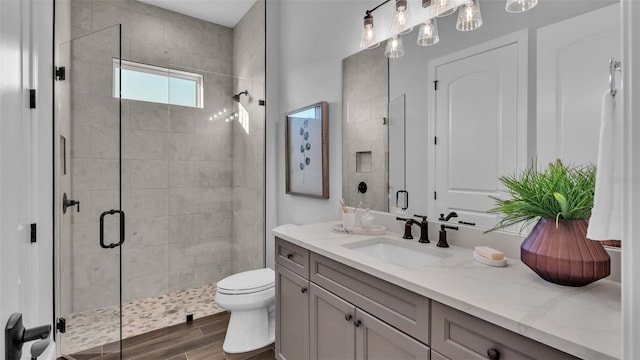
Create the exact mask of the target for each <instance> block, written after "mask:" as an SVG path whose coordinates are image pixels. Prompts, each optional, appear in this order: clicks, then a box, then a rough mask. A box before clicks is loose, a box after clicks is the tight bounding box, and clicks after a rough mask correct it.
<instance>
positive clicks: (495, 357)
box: [487, 348, 500, 360]
mask: <svg viewBox="0 0 640 360" xmlns="http://www.w3.org/2000/svg"><path fill="white" fill-rule="evenodd" d="M487 356H488V357H489V359H491V360H500V351H498V349H494V348H491V349H489V350H487Z"/></svg>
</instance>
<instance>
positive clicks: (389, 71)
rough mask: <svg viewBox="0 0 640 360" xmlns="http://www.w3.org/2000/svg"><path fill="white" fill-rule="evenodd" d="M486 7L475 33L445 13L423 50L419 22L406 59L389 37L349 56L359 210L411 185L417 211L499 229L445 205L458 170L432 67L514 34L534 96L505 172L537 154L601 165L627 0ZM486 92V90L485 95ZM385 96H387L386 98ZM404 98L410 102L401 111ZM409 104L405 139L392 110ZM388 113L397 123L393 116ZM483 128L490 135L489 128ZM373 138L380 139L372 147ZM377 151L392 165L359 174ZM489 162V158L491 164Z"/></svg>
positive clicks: (346, 113)
mask: <svg viewBox="0 0 640 360" xmlns="http://www.w3.org/2000/svg"><path fill="white" fill-rule="evenodd" d="M480 3H481V9H482V17H483V25H482V26H481V27H480V28H479V29H477V30H475V31H468V32H460V31H457V30H456V20H457V16H455V15H453V16H449V17H445V18H438V19H437V22H438V28H439V32H440V42H439V43H438V44H436V45H434V46H430V47H421V46H418V45H417V44H416V37H417V29H416V28H414V29H413V31H412V32H411V33H409V34H406V35H403V40H404V50H405V55H404V56H403V57H402V58H398V59H387V58H386V57H384V50H383V49H384V45H385V43H384V42H382V43H381V46H379V47H378V48H375V49H369V50H363V51H360V52H358V53H356V54H354V55H351V56H349V57H347V58H345V59H344V60H343V196H344V198H345V201H346V202H347V204H348V205H351V206H357V205H359V204H360V202H362V206H363V207H369V208H371V209H376V210H379V211H391V210H393V209H392V208H391V207H390V205H391V206H393V205H395V198H396V194H395V192H396V191H397V190H400V189H402V188H404V189H405V190H406V191H408V194H409V200H410V201H409V204H408V209H407V213H409V214H414V213H415V214H428V215H429V217H430V218H432V219H436V218H438V217H439V214H440V213H446V212H448V211H452V210H453V211H457V212H458V213H459V214H460V218H461V220H463V221H468V222H474V223H477V225H478V226H479V227H490V226H491V223H492V221H495V218H486V219H485V218H483V212H480V211H475V210H474V211H469V210H468V209H467V208H466V206H465V204H464V203H463V204H460V203H458V204H455V206H453V205H450V203H449V202H446V203H445V202H444V201H445V200H446V199H447V198H451V196H448V197H447V196H444V194H443V193H442V189H441V188H440V187H441V186H445V185H448V184H443V183H442V181H440V180H439V179H440V178H439V176H440V175H441V174H445V173H446V174H449V175H451V174H452V173H453V174H454V175H455V174H456V173H455V171H453V170H452V169H450V168H446V167H445V166H444V165H443V164H446V161H443V160H441V159H440V158H438V157H437V154H436V149H437V146H438V145H435V142H436V141H438V140H437V139H436V136H438V137H441V135H442V134H444V135H445V136H447V135H446V134H447V131H446V130H445V131H442V127H440V129H439V130H438V132H436V125H435V108H436V106H435V104H436V103H435V95H434V94H435V93H436V91H435V90H434V86H436V84H435V83H434V81H435V80H438V79H435V78H434V76H435V71H433V70H430V67H431V69H434V68H437V66H438V64H440V63H443V61H445V60H446V59H447V58H451V57H452V56H458V55H459V54H461V53H463V52H464V51H466V50H467V49H475V48H478V46H481V45H484V44H492V43H496V42H499V41H501V39H504V38H505V37H518V36H519V37H520V42H518V44H519V46H520V47H519V49H518V51H517V54H516V55H515V59H517V60H516V61H517V62H518V66H521V64H523V63H524V64H526V68H525V69H520V68H518V71H520V74H521V75H519V76H522V78H523V79H526V80H527V85H526V87H525V88H520V89H519V90H518V91H521V93H519V96H520V97H521V98H523V99H524V100H523V102H522V103H520V104H519V105H518V108H517V114H518V115H517V116H519V117H522V119H524V121H523V123H522V124H523V125H522V126H518V127H517V130H516V131H517V135H515V134H516V133H514V137H518V140H517V144H515V145H514V146H515V149H517V151H515V150H514V153H516V152H517V154H514V156H517V157H518V159H520V160H519V161H514V163H517V165H513V166H510V167H505V166H504V165H502V166H501V165H500V164H498V166H497V170H496V173H498V174H503V175H507V174H511V173H513V172H514V171H516V170H517V169H518V168H520V167H523V166H526V164H527V163H528V162H529V161H531V160H533V159H537V161H538V164H545V163H547V162H549V161H552V160H553V159H555V158H556V157H561V158H562V159H565V160H567V161H569V162H573V163H589V162H593V163H595V158H596V154H597V136H598V131H599V120H600V118H599V117H600V110H599V108H600V104H601V97H602V93H603V92H604V90H605V89H606V87H607V86H608V82H607V78H608V67H607V60H608V58H609V57H614V58H618V59H619V58H620V48H619V42H620V41H619V29H618V27H619V22H618V21H617V18H619V8H618V7H617V5H616V4H617V1H589V0H587V1H583V0H576V1H563V0H550V1H545V2H541V3H540V4H539V5H538V6H537V7H536V8H534V9H533V10H531V11H529V12H526V13H521V14H509V13H507V12H505V10H504V1H493V0H485V1H481V2H480ZM456 15H457V13H456ZM601 43H604V44H605V45H606V47H607V48H606V50H603V49H602V46H601ZM522 54H526V55H525V56H526V58H525V59H522V58H521V56H522ZM468 58H469V59H470V58H471V56H468ZM443 59H444V60H443ZM523 60H524V61H523ZM469 65H470V66H471V65H473V62H471V61H470V62H469ZM430 71H431V72H430ZM521 71H524V73H522V72H521ZM592 73H597V74H596V75H594V76H593V77H590V78H589V80H584V82H583V83H582V84H580V83H579V81H580V80H579V79H580V78H581V77H582V76H581V75H580V74H589V76H591V74H592ZM522 74H524V75H522ZM593 79H595V80H593ZM600 79H601V80H600ZM566 83H572V86H574V88H578V89H580V91H572V88H567V87H566V85H564V84H566ZM440 85H441V86H442V82H441V84H440ZM480 89H483V88H482V87H480ZM585 89H586V90H585ZM385 92H386V97H385ZM478 94H479V95H483V94H482V91H480V92H478ZM376 96H378V97H379V99H378V100H377V101H376V100H375V99H376ZM383 98H384V101H383ZM397 99H402V106H401V107H399V106H398V103H397V102H396V101H398V100H397ZM557 100H559V101H557ZM383 103H384V104H386V106H385V107H384V108H382V107H381V108H376V107H373V106H366V105H367V104H378V105H380V104H383ZM430 104H434V105H430ZM464 107H466V106H460V107H459V108H464ZM477 107H478V104H472V103H470V104H469V106H468V107H467V108H468V109H470V110H469V111H470V113H471V114H473V112H474V111H475V110H476V109H477ZM399 108H401V109H402V117H403V120H404V121H403V124H404V127H403V129H402V131H401V134H402V136H397V135H398V133H397V132H396V131H394V128H393V126H392V125H395V124H392V121H391V118H392V112H397V110H398V109H399ZM384 119H387V120H389V121H387V122H383V121H384ZM572 119H583V120H584V121H581V122H578V121H577V120H576V121H572ZM587 119H588V120H587ZM501 121H516V119H514V118H512V119H501ZM365 124H367V125H365ZM380 128H382V129H380ZM479 130H480V131H483V128H482V127H480V128H479ZM484 130H485V131H486V129H484ZM470 136H478V135H477V134H476V135H473V134H471V135H470ZM482 136H486V137H487V142H489V140H488V139H489V138H494V139H495V141H494V140H491V141H492V142H497V143H499V142H500V141H502V140H500V138H499V137H496V136H495V135H491V134H483V135H482ZM365 137H366V141H365ZM439 140H441V141H442V139H441V138H440V139H439ZM365 142H366V143H367V144H370V145H369V146H370V147H369V148H367V147H366V146H365ZM441 144H442V142H441ZM446 146H448V147H449V150H450V151H451V152H452V154H453V153H455V152H456V151H457V152H458V153H460V152H461V151H463V150H462V149H460V148H459V147H458V145H457V143H455V142H451V143H448V145H446ZM356 147H357V149H356ZM472 150H473V149H464V151H463V152H462V155H461V156H459V158H460V159H464V156H463V155H465V154H468V155H469V159H471V160H469V159H467V160H468V162H469V163H471V165H475V166H478V167H479V168H482V166H484V165H485V164H484V161H483V160H482V159H480V160H477V159H473V155H474V154H473V151H472ZM368 151H370V152H371V154H372V155H373V154H375V153H376V152H377V153H381V154H387V156H388V158H387V159H384V155H381V156H380V157H381V158H382V160H380V165H379V168H380V169H385V171H378V172H375V171H373V170H375V169H376V166H375V160H374V161H373V162H374V165H373V166H372V172H371V173H362V172H358V168H357V164H358V162H357V156H358V155H357V154H358V153H359V152H360V153H366V152H368ZM497 155H498V157H500V156H502V155H501V154H497ZM360 156H361V155H360ZM372 159H375V157H374V156H372ZM385 160H386V161H385ZM472 160H473V161H472ZM489 163H490V161H488V160H487V166H489ZM405 165H406V166H405ZM471 165H465V166H467V167H470V166H471ZM385 166H386V168H385ZM476 173H477V174H479V173H482V172H481V171H477V172H476ZM462 174H463V175H464V179H468V180H469V182H472V181H473V180H474V179H475V178H476V176H473V173H462ZM364 178H366V181H367V185H370V184H375V185H374V186H368V191H367V193H365V194H361V193H358V192H357V191H358V190H357V185H358V184H359V181H360V179H364ZM460 178H461V177H454V178H453V179H454V180H457V179H460ZM448 181H449V183H450V182H451V181H453V180H451V179H449V180H448ZM458 183H459V184H460V186H459V187H460V188H461V189H458V190H460V192H464V191H465V187H468V184H467V183H463V182H462V181H459V182H458ZM498 186H499V184H498V182H497V181H494V182H493V187H494V188H496V189H497V188H498ZM445 187H446V186H445ZM480 193H481V194H480V196H479V197H482V198H488V196H487V195H489V194H490V193H487V194H482V191H480ZM354 194H355V196H354ZM381 199H384V200H386V202H385V201H382V200H381ZM447 201H448V200H447ZM483 206H486V205H483Z"/></svg>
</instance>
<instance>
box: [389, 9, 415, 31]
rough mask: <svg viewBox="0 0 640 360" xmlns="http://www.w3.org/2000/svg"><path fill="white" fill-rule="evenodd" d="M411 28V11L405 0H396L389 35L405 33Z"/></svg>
mask: <svg viewBox="0 0 640 360" xmlns="http://www.w3.org/2000/svg"><path fill="white" fill-rule="evenodd" d="M411 29H412V26H411V13H410V12H409V4H408V3H407V0H396V6H395V10H394V11H393V19H392V20H391V35H393V36H395V35H398V34H406V33H408V32H410V31H411Z"/></svg>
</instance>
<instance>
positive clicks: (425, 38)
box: [418, 18, 440, 46]
mask: <svg viewBox="0 0 640 360" xmlns="http://www.w3.org/2000/svg"><path fill="white" fill-rule="evenodd" d="M438 41H440V36H439V35H438V24H437V23H436V19H435V18H433V19H429V20H427V21H425V22H424V23H422V25H420V30H419V31H418V45H420V46H432V45H435V44H437V43H438Z"/></svg>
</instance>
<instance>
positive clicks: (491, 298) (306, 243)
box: [273, 222, 621, 360]
mask: <svg viewBox="0 0 640 360" xmlns="http://www.w3.org/2000/svg"><path fill="white" fill-rule="evenodd" d="M335 224H336V222H329V223H319V224H310V225H302V226H293V225H287V226H280V227H277V228H275V229H273V233H274V235H275V236H277V237H280V238H282V239H284V240H287V241H289V242H291V243H294V244H296V245H299V246H301V247H303V248H306V249H308V250H311V251H313V252H315V253H318V254H320V255H323V256H326V257H328V258H330V259H333V260H336V261H339V262H341V263H344V264H346V265H349V266H351V267H353V268H356V269H358V270H361V271H364V272H366V273H368V274H371V275H373V276H376V277H378V278H380V279H383V280H386V281H388V282H391V283H393V284H396V285H398V286H401V287H403V288H406V289H408V290H411V291H413V292H416V293H418V294H421V295H424V296H426V297H428V298H430V299H433V300H435V301H438V302H441V303H443V304H446V305H448V306H451V307H453V308H456V309H458V310H461V311H464V312H466V313H468V314H471V315H474V316H476V317H478V318H480V319H483V320H486V321H488V322H491V323H493V324H496V325H498V326H501V327H503V328H505V329H508V330H511V331H513V332H516V333H518V334H521V335H524V336H526V337H528V338H531V339H534V340H536V341H539V342H541V343H543V344H547V345H549V346H551V347H554V348H557V349H559V350H562V351H564V352H567V353H569V354H572V355H574V356H577V357H580V358H583V359H594V360H595V359H597V360H602V359H619V358H620V356H621V305H620V304H621V300H620V294H621V289H620V283H617V282H613V281H609V280H606V279H605V280H600V281H597V282H595V283H592V284H590V285H587V286H585V287H581V288H573V287H566V286H560V285H556V284H552V283H549V282H547V281H544V280H542V279H541V278H540V277H538V275H536V274H535V273H534V272H533V271H531V270H530V269H529V268H528V267H527V266H526V265H524V264H523V263H522V262H521V261H520V260H519V259H510V258H508V259H507V262H508V265H507V266H506V267H502V268H500V267H491V266H487V265H483V264H480V263H478V262H476V261H474V260H473V258H472V250H470V249H466V248H460V247H453V246H452V247H450V248H448V249H440V248H437V247H436V246H435V244H434V243H433V242H432V243H430V244H424V245H423V244H420V245H419V246H425V247H428V248H430V249H437V250H439V251H444V252H447V253H449V254H451V256H450V257H448V258H446V259H444V260H442V261H440V262H437V263H435V264H432V265H427V266H424V267H421V268H417V269H410V268H407V267H403V266H400V265H395V264H392V263H389V262H386V261H383V260H380V259H377V258H374V257H370V256H367V255H364V254H361V253H359V252H357V251H355V250H352V249H349V248H347V247H344V245H346V244H350V243H353V242H356V241H362V240H365V239H368V238H373V237H375V236H366V235H350V234H341V233H335V232H333V231H331V230H330V229H331V228H332V227H333V225H335ZM384 236H385V237H388V238H391V239H394V240H396V241H401V242H407V241H411V242H413V243H414V244H418V243H417V240H415V239H414V240H403V239H402V237H401V236H400V235H399V234H395V233H390V232H387V234H386V235H384Z"/></svg>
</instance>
